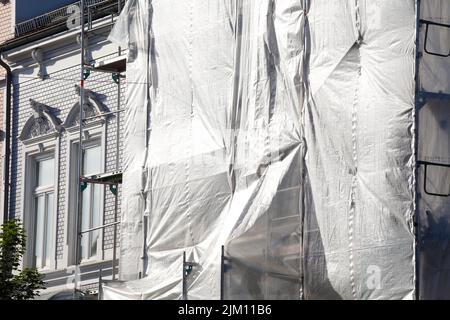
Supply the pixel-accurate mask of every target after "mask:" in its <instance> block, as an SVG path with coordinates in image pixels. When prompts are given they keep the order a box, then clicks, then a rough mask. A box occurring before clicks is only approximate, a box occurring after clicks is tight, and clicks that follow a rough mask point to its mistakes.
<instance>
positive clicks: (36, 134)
mask: <svg viewBox="0 0 450 320" xmlns="http://www.w3.org/2000/svg"><path fill="white" fill-rule="evenodd" d="M30 107H31V109H32V114H31V116H30V118H28V120H27V122H26V123H25V125H24V127H23V129H22V132H21V134H20V136H19V139H20V140H21V141H24V142H25V141H29V140H35V139H39V138H45V137H50V136H53V135H54V136H57V135H58V134H59V133H60V132H61V125H60V123H61V122H60V120H59V119H58V118H57V117H56V116H55V115H54V112H55V110H52V109H53V108H50V107H49V106H47V105H45V104H43V103H40V102H37V101H35V100H33V99H30Z"/></svg>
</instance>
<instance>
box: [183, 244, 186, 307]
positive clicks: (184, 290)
mask: <svg viewBox="0 0 450 320" xmlns="http://www.w3.org/2000/svg"><path fill="white" fill-rule="evenodd" d="M182 269H183V278H182V279H183V281H182V292H183V298H182V299H183V300H187V288H186V251H184V252H183V268H182Z"/></svg>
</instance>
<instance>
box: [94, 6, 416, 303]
mask: <svg viewBox="0 0 450 320" xmlns="http://www.w3.org/2000/svg"><path fill="white" fill-rule="evenodd" d="M310 2H311V3H309V1H298V0H214V1H204V0H159V1H158V0H153V1H138V0H129V1H128V2H127V4H126V7H125V8H124V11H123V13H122V14H121V16H120V17H119V19H118V21H117V23H116V26H115V28H114V30H113V32H112V34H111V36H110V39H111V40H112V41H115V42H117V43H119V44H121V45H122V46H127V47H128V48H129V58H128V64H127V83H128V85H127V88H128V93H127V95H128V101H127V111H126V115H125V117H126V132H125V146H126V150H125V152H124V154H125V155H126V157H125V160H124V161H125V163H124V176H123V190H124V194H123V205H124V207H123V209H122V212H123V213H122V215H123V216H122V228H121V230H122V234H121V254H120V279H121V281H120V282H113V283H107V284H105V285H104V286H103V290H102V291H103V293H102V298H103V299H182V298H188V299H219V298H221V297H222V298H224V299H301V298H304V299H410V298H412V297H413V296H414V293H415V292H414V286H415V251H414V236H413V224H412V217H413V214H414V205H415V202H414V199H415V197H414V192H415V175H414V168H415V158H414V90H415V88H414V86H415V82H414V74H415V43H414V42H415V34H416V11H415V1H413V0H407V1H405V0H394V1H382V2H380V1H369V0H367V1H363V0H360V1H358V0H356V1H355V0H352V1H350V0H339V1H326V0H315V1H310ZM222 246H224V252H223V255H222V250H221V248H222ZM184 253H185V254H186V262H187V265H188V266H190V267H189V268H187V269H186V268H185V266H186V264H185V265H184V264H183V254H184ZM139 277H141V279H138V278H139Z"/></svg>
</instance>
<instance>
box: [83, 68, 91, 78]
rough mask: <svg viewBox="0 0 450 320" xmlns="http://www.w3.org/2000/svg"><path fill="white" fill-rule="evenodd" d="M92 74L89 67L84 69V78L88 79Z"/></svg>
mask: <svg viewBox="0 0 450 320" xmlns="http://www.w3.org/2000/svg"><path fill="white" fill-rule="evenodd" d="M90 75H91V70H89V69H84V72H83V80H86V79H87V78H89V76H90Z"/></svg>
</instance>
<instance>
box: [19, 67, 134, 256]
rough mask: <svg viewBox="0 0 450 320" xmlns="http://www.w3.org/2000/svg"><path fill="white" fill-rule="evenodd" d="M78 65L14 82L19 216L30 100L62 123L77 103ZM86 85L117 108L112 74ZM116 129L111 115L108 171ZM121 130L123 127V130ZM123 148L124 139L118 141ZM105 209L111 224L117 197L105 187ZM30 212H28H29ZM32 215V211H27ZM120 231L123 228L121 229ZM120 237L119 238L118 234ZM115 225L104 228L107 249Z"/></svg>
mask: <svg viewBox="0 0 450 320" xmlns="http://www.w3.org/2000/svg"><path fill="white" fill-rule="evenodd" d="M78 75H79V65H76V66H72V67H69V68H67V69H65V70H62V71H59V72H56V73H53V74H50V79H47V80H41V79H37V78H31V77H30V79H27V80H25V81H22V82H20V83H19V84H16V85H14V88H13V119H12V128H13V129H12V159H11V160H12V161H11V163H12V168H11V203H10V206H11V212H12V214H14V215H19V214H20V213H21V210H22V208H21V207H20V204H21V199H22V197H23V194H21V188H22V186H21V183H22V176H23V174H24V172H23V171H24V168H23V163H22V155H23V144H22V142H21V141H20V140H19V139H18V137H19V135H20V132H21V130H22V128H23V126H24V124H25V122H26V121H27V120H28V118H29V117H30V115H31V108H30V104H29V99H34V100H36V101H38V102H40V103H44V104H46V105H48V106H50V107H51V108H53V110H54V114H55V115H56V116H57V117H58V118H59V119H60V120H61V121H62V122H63V121H64V120H65V119H66V116H67V114H68V112H69V111H70V109H71V108H72V107H73V105H74V103H76V101H77V100H78V96H77V94H76V92H75V85H76V84H77V83H78V80H77V79H78ZM86 88H88V89H90V90H92V91H93V92H95V93H96V94H97V95H98V97H99V99H100V100H101V101H102V102H103V103H104V104H105V105H106V106H107V107H108V109H109V110H110V111H114V110H116V108H117V85H116V84H115V83H114V82H113V80H112V78H111V75H109V74H104V73H96V72H93V73H92V74H91V76H90V77H89V78H88V79H87V81H86ZM125 89H126V88H125V85H122V90H121V97H122V98H121V105H122V107H121V108H123V105H124V103H125ZM122 120H123V114H122V116H121V121H120V126H122V125H123V121H122ZM116 130H117V117H116V116H112V117H109V119H108V120H107V122H106V141H107V143H106V150H105V152H106V163H105V164H106V166H105V167H106V170H105V171H106V172H108V171H111V170H114V169H115V163H116V158H115V155H116ZM120 132H123V130H121V129H120ZM119 143H120V144H119V145H120V149H122V142H121V141H120V140H119ZM67 144H68V143H67V132H66V131H63V132H62V134H61V136H60V145H59V179H58V180H59V182H58V186H57V188H58V190H59V195H58V205H57V226H58V227H57V258H58V259H61V258H62V257H63V249H64V245H65V244H64V238H65V237H64V232H65V224H66V221H64V217H65V211H66V207H67V205H68V203H67V201H68V199H66V188H67V186H68V183H69V182H68V179H69V168H66V166H67V165H66V164H67V156H68V147H69V146H68V145H67ZM121 154H122V152H121V150H119V157H120V158H119V169H121V163H122V161H121ZM104 188H105V193H104V194H105V199H104V201H105V211H104V222H105V223H110V222H112V221H113V219H114V196H113V195H112V194H111V192H110V191H109V188H108V186H105V187H104ZM26 214H27V213H26ZM28 214H29V213H28ZM118 219H119V220H120V188H119V201H118ZM118 232H120V228H118ZM118 239H119V237H118ZM112 243H113V228H112V227H111V228H108V229H106V230H105V234H104V249H109V248H112V246H113V245H112Z"/></svg>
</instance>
